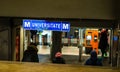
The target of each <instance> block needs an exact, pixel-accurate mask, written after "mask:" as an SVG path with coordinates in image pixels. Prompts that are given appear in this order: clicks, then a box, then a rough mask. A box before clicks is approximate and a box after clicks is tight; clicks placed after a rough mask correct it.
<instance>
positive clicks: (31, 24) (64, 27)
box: [23, 20, 70, 32]
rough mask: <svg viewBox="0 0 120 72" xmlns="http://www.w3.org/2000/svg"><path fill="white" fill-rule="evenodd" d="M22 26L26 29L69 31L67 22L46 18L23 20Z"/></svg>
mask: <svg viewBox="0 0 120 72" xmlns="http://www.w3.org/2000/svg"><path fill="white" fill-rule="evenodd" d="M23 28H24V29H26V30H52V31H65V32H69V31H70V23H68V22H48V21H46V20H23Z"/></svg>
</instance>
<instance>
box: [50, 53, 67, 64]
mask: <svg viewBox="0 0 120 72" xmlns="http://www.w3.org/2000/svg"><path fill="white" fill-rule="evenodd" d="M52 63H57V64H65V60H64V58H62V54H61V53H60V52H57V53H56V54H55V58H54V59H53V61H52Z"/></svg>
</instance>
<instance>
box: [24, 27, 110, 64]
mask: <svg viewBox="0 0 120 72" xmlns="http://www.w3.org/2000/svg"><path fill="white" fill-rule="evenodd" d="M28 26H29V25H28ZM102 29H104V28H95V27H93V28H92V27H70V31H69V32H64V31H63V32H62V35H61V37H62V38H61V40H62V47H61V53H62V55H63V57H64V58H65V60H66V63H68V64H78V63H81V62H79V61H86V59H87V58H88V57H90V52H91V51H92V50H96V52H97V54H98V56H99V57H101V50H100V49H99V48H98V44H99V39H100V32H101V31H102ZM32 31H36V34H33V33H32V32H31V30H24V46H25V47H24V48H26V47H27V45H28V44H29V43H30V42H35V43H37V44H38V46H37V47H38V50H39V51H38V55H39V56H41V57H39V59H40V62H50V51H51V45H52V31H51V30H32ZM111 31H112V29H108V32H109V36H108V43H109V45H110V46H111V39H110V38H111ZM32 34H33V35H32ZM31 35H32V36H31ZM79 46H80V48H79ZM24 50H25V49H24ZM110 56H111V48H110V47H109V48H108V50H107V52H106V55H105V57H106V58H107V59H108V60H107V62H109V60H110V59H109V57H110ZM82 63H84V62H82Z"/></svg>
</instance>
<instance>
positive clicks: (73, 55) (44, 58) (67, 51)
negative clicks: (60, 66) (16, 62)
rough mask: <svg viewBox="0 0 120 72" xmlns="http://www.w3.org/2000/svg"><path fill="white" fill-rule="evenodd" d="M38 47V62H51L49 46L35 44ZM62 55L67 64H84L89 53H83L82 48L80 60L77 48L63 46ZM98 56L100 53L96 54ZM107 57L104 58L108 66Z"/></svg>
mask: <svg viewBox="0 0 120 72" xmlns="http://www.w3.org/2000/svg"><path fill="white" fill-rule="evenodd" d="M37 48H38V56H39V62H41V63H51V61H50V47H49V46H40V45H38V46H37ZM62 55H63V58H64V59H65V61H66V63H67V64H82V65H83V64H84V62H85V61H86V60H87V58H88V57H90V55H89V54H85V52H84V48H83V50H82V57H81V61H80V57H79V48H77V47H75V46H64V47H63V48H62ZM98 56H99V57H100V56H101V54H99V55H98ZM108 63H109V60H108V58H106V59H105V63H104V65H105V66H110V65H109V64H108Z"/></svg>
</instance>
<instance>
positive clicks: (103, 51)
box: [101, 49, 105, 57]
mask: <svg viewBox="0 0 120 72" xmlns="http://www.w3.org/2000/svg"><path fill="white" fill-rule="evenodd" d="M101 52H102V57H104V54H105V50H104V49H101Z"/></svg>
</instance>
